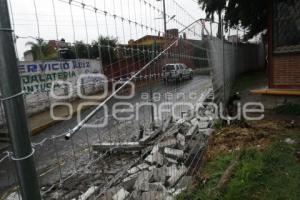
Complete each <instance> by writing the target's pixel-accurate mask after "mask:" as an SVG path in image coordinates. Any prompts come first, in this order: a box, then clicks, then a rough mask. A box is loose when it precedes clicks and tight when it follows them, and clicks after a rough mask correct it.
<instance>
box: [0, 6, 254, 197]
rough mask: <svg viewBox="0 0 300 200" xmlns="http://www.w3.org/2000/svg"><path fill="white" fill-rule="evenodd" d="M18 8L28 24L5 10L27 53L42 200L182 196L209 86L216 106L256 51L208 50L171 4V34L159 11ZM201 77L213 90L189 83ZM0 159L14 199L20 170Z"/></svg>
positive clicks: (203, 138) (195, 159) (194, 167)
mask: <svg viewBox="0 0 300 200" xmlns="http://www.w3.org/2000/svg"><path fill="white" fill-rule="evenodd" d="M9 2H10V1H9ZM26 2H27V3H28V5H30V6H29V8H30V9H29V10H30V12H29V13H25V14H24V13H22V12H20V8H19V4H17V3H13V2H10V3H11V4H10V9H11V20H12V24H13V29H14V35H15V38H16V41H15V42H16V43H15V46H16V50H17V52H18V53H19V55H20V52H22V51H21V49H23V50H25V49H24V46H26V44H27V45H29V47H30V48H29V49H27V50H28V51H27V50H26V53H24V59H31V61H27V62H26V63H21V64H20V66H19V67H18V69H19V73H20V76H21V78H22V86H23V90H25V92H24V95H25V96H24V99H25V104H26V108H27V114H28V117H29V118H28V119H29V124H30V129H31V131H32V132H39V134H38V135H36V136H33V137H32V138H31V144H32V147H33V150H34V151H33V153H32V155H28V156H30V157H31V156H33V157H34V160H35V166H36V169H37V172H38V179H39V184H40V192H41V195H42V198H43V199H81V200H83V199H85V200H86V199H118V200H119V199H126V198H130V199H168V198H169V199H174V198H176V196H177V195H178V194H180V193H181V192H182V191H183V190H185V189H189V187H192V186H193V181H194V178H195V177H197V175H198V173H199V168H200V166H201V161H202V157H203V155H204V153H205V149H206V146H207V141H208V138H209V137H210V134H211V132H212V130H211V127H212V125H213V122H212V121H211V119H205V120H202V118H203V117H205V116H207V115H208V114H209V113H210V112H212V110H211V109H212V108H209V107H206V106H204V105H203V102H204V101H209V102H210V101H213V100H214V95H213V92H212V86H214V88H213V90H214V93H215V96H216V98H217V99H216V100H220V101H224V99H225V100H226V99H228V96H229V95H230V87H231V86H232V84H233V81H234V79H235V77H236V76H238V75H239V74H240V73H242V72H245V71H248V70H250V69H251V70H254V69H258V68H259V67H258V66H260V58H259V57H258V56H257V55H259V53H257V50H258V48H257V47H256V46H254V45H248V44H247V45H246V44H238V45H236V44H230V43H228V42H224V41H221V40H218V39H215V38H214V37H213V35H214V34H215V33H216V32H217V31H216V28H215V27H214V26H215V24H214V23H210V22H207V21H205V20H195V19H194V18H193V17H192V16H191V15H190V14H189V12H188V11H187V9H185V8H184V7H183V6H181V5H180V4H179V3H178V2H177V1H175V0H171V1H166V4H167V5H166V8H168V11H167V13H166V22H167V25H168V27H172V29H171V30H164V28H163V23H161V22H158V21H157V20H156V18H158V20H161V19H160V18H162V17H163V15H164V11H163V10H162V9H161V7H162V5H161V3H162V2H160V1H154V0H147V1H145V0H134V1H131V0H113V1H111V0H104V1H101V2H97V1H88V0H86V1H76V0H70V1H65V0H47V1H35V0H26ZM25 4H26V3H25ZM22 5H23V4H22ZM27 15H28V16H27ZM26 16H27V17H26ZM21 18H22V19H21ZM19 20H24V21H26V22H28V24H27V25H26V26H28V27H31V28H32V27H33V30H32V29H25V30H24V29H22V28H20V27H22V26H23V25H20V24H21V23H20V21H19ZM24 24H26V23H24ZM206 26H207V27H208V28H206ZM208 35H210V36H208ZM204 37H206V40H204ZM42 38H43V39H42ZM53 38H54V39H53ZM60 38H64V39H60ZM91 38H92V39H91ZM28 40H29V42H30V43H28ZM65 40H66V41H71V42H65ZM62 43H63V44H62ZM246 54H247V56H246ZM249 55H252V57H250V56H249ZM248 56H249V57H248ZM19 57H20V56H19ZM97 62H98V63H99V65H98V67H96V68H93V67H91V65H93V64H92V63H97ZM209 67H211V68H213V82H212V80H211V77H210V76H209V75H198V72H201V71H202V70H207V69H208V70H209ZM256 67H257V68H256ZM81 75H84V77H85V78H82V77H81ZM46 79H47V81H45V80H46ZM55 84H57V85H55ZM71 91H72V92H71ZM105 93H106V94H105ZM104 94H105V95H104ZM131 94H133V95H131ZM92 95H96V96H92ZM100 96H103V97H100ZM49 108H50V110H49ZM199 110H200V115H201V116H198V115H197V114H199V112H198V111H199ZM2 113H3V112H2ZM53 116H54V118H55V119H53ZM201 117H202V118H201ZM1 119H2V120H4V122H5V119H4V114H2V115H1V107H0V121H1ZM45 119H46V120H45ZM63 119H64V120H63ZM57 122H59V123H57ZM44 123H45V124H46V125H45V127H43V126H41V125H42V124H44ZM3 124H5V123H3ZM53 124H55V125H54V126H51V125H53ZM103 124H104V125H103ZM35 125H37V126H35ZM1 130H6V128H5V126H4V127H3V128H2V129H1ZM34 130H35V131H34ZM4 133H5V134H6V135H5V136H6V137H7V136H8V132H7V131H6V132H5V131H4ZM1 155H2V156H1V158H0V164H1V166H0V168H1V174H0V176H1V181H0V188H1V192H0V194H1V195H2V197H1V198H4V199H5V198H8V197H9V198H15V199H18V198H20V196H21V195H22V192H21V191H22V190H20V188H19V184H18V181H17V173H16V172H15V170H13V165H14V163H16V162H19V161H20V160H17V161H16V160H13V159H12V158H13V154H12V150H11V149H10V146H9V145H8V147H7V148H6V149H5V150H4V151H3V153H2V154H1ZM26 158H27V157H26Z"/></svg>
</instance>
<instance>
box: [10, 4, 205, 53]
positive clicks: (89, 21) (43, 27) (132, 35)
mask: <svg viewBox="0 0 300 200" xmlns="http://www.w3.org/2000/svg"><path fill="white" fill-rule="evenodd" d="M76 1H77V2H83V3H85V4H86V5H91V6H95V7H97V8H98V9H99V10H106V11H107V12H108V13H109V14H116V15H118V16H123V17H124V18H125V19H130V20H132V21H136V22H138V23H139V24H143V25H146V26H148V27H152V28H153V29H155V30H158V31H160V32H163V20H162V19H161V17H162V15H161V13H159V12H158V11H156V10H155V9H153V7H152V8H151V7H150V6H149V5H148V4H145V3H144V0H141V1H140V0H83V1H82V0H76ZM76 1H75V2H74V4H76ZM52 2H54V3H52ZM67 2H68V0H35V3H36V12H35V6H34V0H10V4H11V11H12V19H13V26H14V28H15V34H16V35H17V36H20V37H21V38H19V39H18V40H17V49H18V54H19V57H20V58H22V57H23V52H24V51H25V50H27V49H29V46H26V45H25V43H26V42H28V41H31V40H32V39H30V37H34V38H37V37H41V38H43V39H45V40H56V39H61V38H65V39H66V40H67V41H68V42H73V41H74V39H75V40H76V41H80V40H82V41H84V42H87V41H89V42H91V41H92V40H95V39H96V38H97V36H98V29H97V20H98V26H99V32H100V35H103V36H107V35H109V36H112V37H115V38H118V40H119V42H120V43H127V42H128V40H129V39H137V38H140V37H142V36H144V35H146V34H148V35H157V34H158V33H157V32H156V31H151V30H150V29H148V30H146V28H141V27H140V26H139V25H138V26H135V25H134V24H131V26H130V25H129V23H128V22H126V21H124V22H123V23H122V21H121V19H118V18H117V19H116V20H114V18H113V17H111V16H109V15H108V16H107V18H106V19H105V16H104V14H103V12H98V13H97V18H96V15H95V12H93V11H92V10H90V8H89V7H88V6H87V7H86V9H85V16H86V17H85V19H86V20H84V12H83V9H82V7H80V6H76V5H78V4H76V5H72V6H71V9H72V13H73V21H74V27H75V31H73V26H72V17H71V9H70V6H69V4H68V3H67ZM140 2H141V3H140ZM146 2H148V3H150V4H151V5H152V6H154V7H155V8H156V9H160V10H162V1H157V0H146ZM175 2H177V3H178V5H180V6H182V7H183V8H184V9H182V8H180V6H178V5H177V4H176V3H175ZM53 4H54V8H55V14H56V21H57V26H56V25H55V17H54V8H53ZM166 10H167V14H168V15H169V16H173V15H176V17H175V19H176V20H178V21H180V22H181V23H183V24H185V25H188V24H190V23H192V22H193V19H199V18H202V17H205V13H204V12H203V11H202V10H201V9H200V8H199V5H198V4H197V3H196V0H175V1H174V0H166ZM36 14H37V19H36ZM37 20H38V21H37ZM85 21H86V26H87V29H86V28H85ZM106 23H107V26H106ZM38 24H39V25H38ZM168 28H178V29H179V30H181V29H182V28H183V27H182V26H181V25H179V24H177V23H176V22H175V20H171V21H170V22H169V23H168ZM192 29H193V30H194V31H195V32H197V34H199V35H200V34H201V26H200V25H195V26H193V27H192ZM123 30H124V33H123ZM56 32H57V34H56ZM86 32H87V34H86ZM188 36H189V37H196V36H197V35H195V34H193V33H192V32H190V33H188ZM23 37H24V38H23Z"/></svg>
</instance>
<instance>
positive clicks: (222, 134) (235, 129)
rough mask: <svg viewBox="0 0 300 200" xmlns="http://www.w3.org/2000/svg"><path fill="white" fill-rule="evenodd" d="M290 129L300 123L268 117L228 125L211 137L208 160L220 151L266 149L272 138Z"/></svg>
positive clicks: (298, 128) (296, 128)
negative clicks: (293, 123)
mask: <svg viewBox="0 0 300 200" xmlns="http://www.w3.org/2000/svg"><path fill="white" fill-rule="evenodd" d="M289 129H294V130H298V132H299V133H300V127H299V125H294V126H293V125H292V124H291V121H289V120H285V121H282V120H281V117H279V119H275V116H272V119H266V120H262V121H256V122H251V123H249V122H248V123H246V124H243V125H242V126H241V125H232V126H227V127H224V128H221V129H218V130H216V132H215V135H214V137H213V138H212V139H211V142H210V146H209V149H208V151H207V154H206V160H211V159H212V158H214V157H215V156H216V155H218V154H220V153H226V152H232V151H238V150H241V149H246V148H256V149H261V150H263V149H265V148H266V147H267V146H268V145H269V144H270V143H271V142H272V139H273V138H275V137H277V136H279V135H282V134H284V133H285V132H287V131H288V130H289Z"/></svg>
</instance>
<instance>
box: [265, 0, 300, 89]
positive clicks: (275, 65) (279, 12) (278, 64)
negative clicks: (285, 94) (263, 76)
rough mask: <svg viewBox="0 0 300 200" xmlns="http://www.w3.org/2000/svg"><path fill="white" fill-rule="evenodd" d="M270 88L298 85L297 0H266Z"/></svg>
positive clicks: (299, 4) (299, 33)
mask: <svg viewBox="0 0 300 200" xmlns="http://www.w3.org/2000/svg"><path fill="white" fill-rule="evenodd" d="M268 10H269V19H268V23H269V31H268V32H269V37H268V40H269V41H268V45H269V47H268V49H269V51H268V68H269V88H275V89H300V1H299V0H269V8H268Z"/></svg>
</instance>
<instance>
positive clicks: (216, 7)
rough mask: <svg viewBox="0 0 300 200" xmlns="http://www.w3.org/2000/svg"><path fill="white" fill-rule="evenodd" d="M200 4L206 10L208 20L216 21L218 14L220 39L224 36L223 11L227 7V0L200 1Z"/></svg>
mask: <svg viewBox="0 0 300 200" xmlns="http://www.w3.org/2000/svg"><path fill="white" fill-rule="evenodd" d="M198 2H199V4H200V5H201V6H202V9H203V10H205V12H206V15H207V18H209V19H211V20H212V21H214V15H215V13H217V14H218V17H219V23H218V35H217V36H218V37H219V38H221V36H222V31H223V30H222V24H221V23H220V22H221V21H222V11H223V10H224V9H225V7H226V0H199V1H198Z"/></svg>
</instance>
